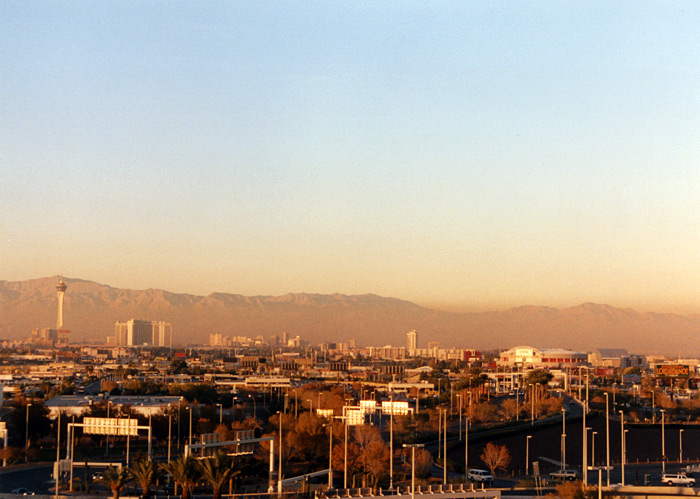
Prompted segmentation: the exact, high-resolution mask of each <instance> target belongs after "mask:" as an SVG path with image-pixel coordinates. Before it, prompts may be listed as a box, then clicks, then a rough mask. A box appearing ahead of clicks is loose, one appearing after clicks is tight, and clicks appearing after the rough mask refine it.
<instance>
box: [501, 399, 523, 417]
mask: <svg viewBox="0 0 700 499" xmlns="http://www.w3.org/2000/svg"><path fill="white" fill-rule="evenodd" d="M519 412H520V405H519V404H518V401H517V400H515V399H506V400H504V401H503V403H502V404H501V408H500V409H499V411H498V413H499V414H500V415H501V416H503V417H504V418H506V419H515V417H516V416H517V415H518V413H519Z"/></svg>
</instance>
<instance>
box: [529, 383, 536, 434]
mask: <svg viewBox="0 0 700 499" xmlns="http://www.w3.org/2000/svg"><path fill="white" fill-rule="evenodd" d="M530 406H531V408H530V410H531V416H530V425H531V426H535V385H533V384H532V383H530Z"/></svg>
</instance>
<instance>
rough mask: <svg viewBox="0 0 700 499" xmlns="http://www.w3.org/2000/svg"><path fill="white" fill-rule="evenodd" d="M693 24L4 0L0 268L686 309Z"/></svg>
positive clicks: (194, 289) (229, 285) (197, 288)
mask: <svg viewBox="0 0 700 499" xmlns="http://www.w3.org/2000/svg"><path fill="white" fill-rule="evenodd" d="M698 21H700V6H698V5H697V4H695V3H692V2H674V3H671V4H657V3H654V2H642V3H640V4H636V5H635V8H631V7H630V6H629V5H628V4H623V3H614V2H590V3H586V4H575V3H563V4H548V3H543V2H525V3H523V4H517V5H512V4H506V3H492V4H484V3H479V2H468V3H464V4H453V3H449V2H431V3H430V4H424V3H417V2H416V3H412V2H408V3H394V2H387V3H380V4H344V3H339V2H329V3H324V4H307V3H302V2H286V3H275V4H267V5H266V4H259V3H253V2H250V3H246V2H243V3H239V4H226V3H216V2H215V3H208V4H205V5H201V4H195V3H187V2H184V3H178V4H167V3H154V4H144V3H142V2H120V3H100V4H95V5H85V4H75V3H70V2H54V3H45V2H36V3H32V4H24V3H21V2H9V3H8V4H7V5H6V6H5V15H3V16H2V19H0V42H1V43H2V45H3V46H4V47H6V51H5V56H4V57H3V58H2V60H0V68H1V69H2V70H3V74H4V75H6V78H3V80H2V81H0V95H2V96H3V102H4V104H3V113H2V122H1V123H2V124H3V133H2V134H0V148H2V150H3V182H2V185H0V195H2V207H3V215H4V216H3V217H0V230H2V233H3V235H4V236H3V238H2V239H1V241H2V242H1V243H0V252H1V253H2V254H3V258H2V259H0V278H2V279H3V280H8V281H20V280H27V279H34V278H38V277H41V276H48V275H55V274H59V273H61V274H64V275H67V276H68V275H69V276H75V277H81V278H85V279H91V280H94V281H97V282H104V283H110V285H113V286H117V287H122V288H130V289H148V288H157V289H165V290H169V291H172V292H176V293H195V294H200V295H208V294H210V293H214V292H225V293H239V294H242V295H248V296H252V295H283V294H286V293H292V292H307V293H321V294H331V293H343V294H348V295H353V294H366V293H376V294H378V295H381V296H391V297H397V298H400V299H404V300H408V301H412V302H415V303H418V304H421V305H425V306H430V307H434V308H441V309H446V310H457V311H483V310H494V309H498V310H502V309H507V308H510V307H515V306H520V305H547V306H553V307H567V306H575V305H578V304H581V303H585V302H595V303H605V304H610V305H612V306H615V307H630V308H634V309H635V310H639V311H642V312H644V311H658V312H674V313H682V314H692V313H695V314H697V313H700V297H698V295H697V292H696V283H697V282H698V281H699V280H700V263H699V261H698V259H697V257H696V256H695V255H696V254H697V251H698V248H700V230H699V229H700V222H699V221H698V220H700V218H699V217H698V213H700V200H699V199H698V197H697V194H696V192H697V188H698V186H700V164H698V163H699V162H700V142H698V140H697V137H698V135H699V132H700V114H699V113H698V112H697V110H698V106H700V87H699V86H698V84H697V81H698V76H700V74H699V73H700V69H698V68H700V50H699V49H700V34H699V33H698V31H697V25H698ZM69 292H70V291H69Z"/></svg>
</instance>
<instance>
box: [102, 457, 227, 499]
mask: <svg viewBox="0 0 700 499" xmlns="http://www.w3.org/2000/svg"><path fill="white" fill-rule="evenodd" d="M237 473H238V471H237V470H235V468H234V460H233V459H232V458H231V457H230V456H228V455H226V454H225V453H223V452H220V453H217V454H215V455H214V456H212V457H207V458H204V459H195V458H193V457H191V456H189V457H184V456H183V457H179V458H177V459H174V460H172V461H169V462H167V463H164V464H161V465H160V466H159V465H157V464H156V463H155V462H153V461H151V460H150V459H139V460H137V461H134V462H133V463H132V464H131V466H130V467H128V468H122V469H117V468H114V467H109V468H107V470H105V472H104V474H103V477H102V478H101V479H100V480H99V481H100V482H101V483H103V484H104V485H106V486H107V487H108V488H109V489H110V490H111V491H112V497H113V499H119V495H120V493H121V492H122V491H123V490H124V487H125V486H126V485H127V483H128V482H129V481H134V482H135V483H136V484H138V486H139V487H140V488H141V497H142V498H143V499H148V498H149V497H150V496H151V493H152V490H151V488H152V486H153V485H154V484H155V483H157V481H158V479H159V478H160V477H161V476H162V475H163V474H168V475H170V476H171V477H172V478H173V481H174V482H175V484H176V487H177V486H179V487H180V488H181V489H182V498H183V499H189V498H190V495H191V492H192V490H193V489H194V487H195V486H196V485H197V483H198V482H200V481H202V480H203V481H204V482H206V483H207V484H208V485H209V487H210V488H211V491H212V494H213V496H214V499H221V491H222V489H223V487H224V486H225V485H226V483H228V482H229V480H231V479H232V478H233V477H234V476H235V475H236V474H237ZM175 494H176V495H177V489H176V490H175Z"/></svg>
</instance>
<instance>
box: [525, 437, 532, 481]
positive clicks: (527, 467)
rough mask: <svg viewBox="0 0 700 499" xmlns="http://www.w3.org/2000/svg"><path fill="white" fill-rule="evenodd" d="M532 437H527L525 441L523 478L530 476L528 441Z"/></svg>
mask: <svg viewBox="0 0 700 499" xmlns="http://www.w3.org/2000/svg"><path fill="white" fill-rule="evenodd" d="M531 438H532V435H528V436H527V438H526V439H525V476H530V439H531Z"/></svg>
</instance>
